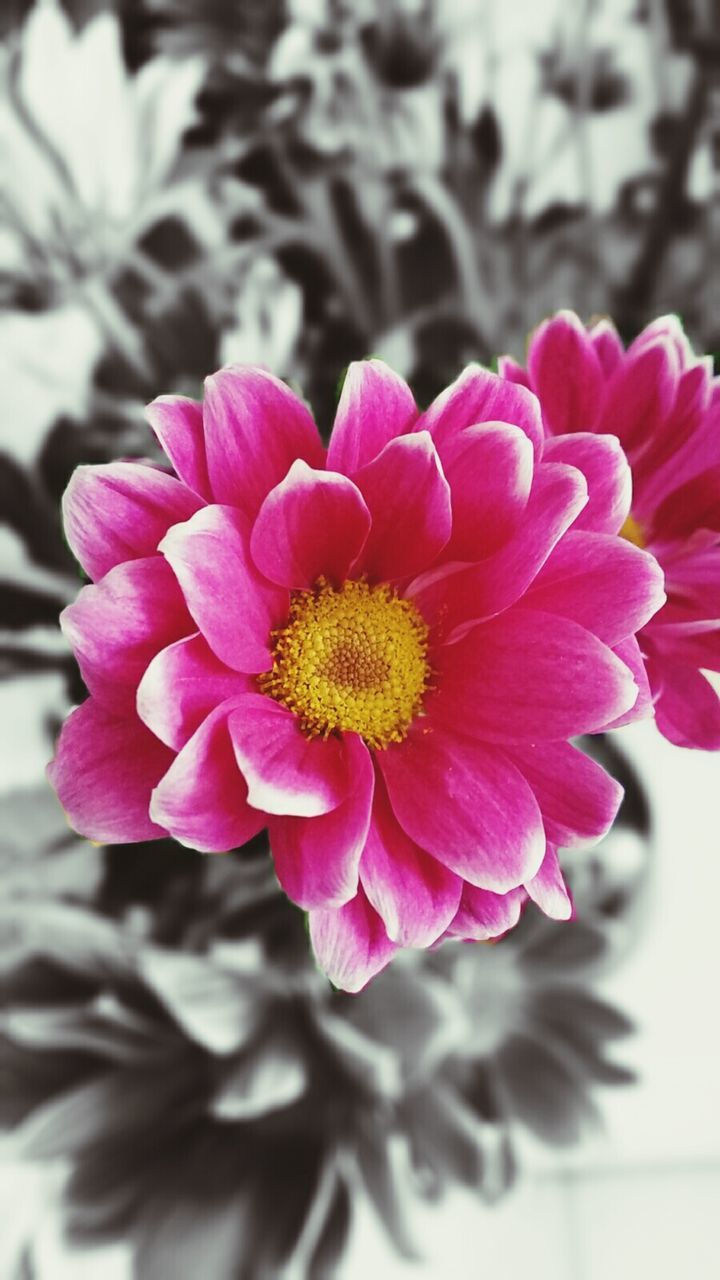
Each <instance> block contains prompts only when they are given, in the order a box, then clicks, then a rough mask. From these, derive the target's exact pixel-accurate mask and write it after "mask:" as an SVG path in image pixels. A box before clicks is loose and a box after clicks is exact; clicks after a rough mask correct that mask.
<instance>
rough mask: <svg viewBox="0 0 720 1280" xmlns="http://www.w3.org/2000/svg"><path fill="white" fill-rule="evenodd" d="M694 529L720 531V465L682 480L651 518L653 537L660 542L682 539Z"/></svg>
mask: <svg viewBox="0 0 720 1280" xmlns="http://www.w3.org/2000/svg"><path fill="white" fill-rule="evenodd" d="M695 529H714V530H716V531H717V530H720V465H718V466H715V467H712V468H710V469H709V470H707V471H701V472H700V474H699V475H696V476H693V478H692V480H686V481H685V483H684V484H682V485H680V487H679V488H677V489H675V491H674V492H673V493H670V494H668V496H667V497H666V498H665V500H664V501H663V502H662V503H661V504H660V506H659V507H658V510H657V511H656V512H655V514H654V516H653V533H654V536H655V537H656V538H658V539H661V540H663V541H664V540H665V539H666V538H668V539H670V538H673V539H674V538H686V537H688V536H689V535H690V534H691V533H692V532H693V531H694V530H695Z"/></svg>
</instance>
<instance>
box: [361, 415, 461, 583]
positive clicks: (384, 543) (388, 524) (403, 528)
mask: <svg viewBox="0 0 720 1280" xmlns="http://www.w3.org/2000/svg"><path fill="white" fill-rule="evenodd" d="M355 483H356V484H357V486H358V488H359V489H360V491H361V493H362V495H363V497H364V499H365V501H366V503H367V505H368V509H369V511H370V514H371V516H372V528H371V530H370V535H369V537H368V540H367V543H366V545H365V548H364V550H363V553H362V556H361V557H360V560H359V567H361V568H362V569H363V571H364V572H365V573H367V574H368V575H369V576H370V577H371V578H375V579H381V580H387V579H391V578H400V577H405V576H406V575H407V574H410V573H417V572H418V571H419V570H420V569H424V568H425V566H426V565H428V564H431V563H432V561H433V560H434V559H435V557H436V556H437V555H438V554H439V552H440V551H442V549H443V547H444V546H445V544H446V542H447V540H448V538H449V537H450V529H451V525H452V513H451V508H450V488H449V485H448V482H447V480H446V479H445V476H444V475H443V470H442V467H441V465H440V459H439V458H438V455H437V453H436V451H435V445H434V444H433V442H432V438H431V437H430V436H429V435H428V433H427V431H421V432H418V433H417V434H414V435H410V436H401V437H400V438H399V439H397V440H391V441H390V443H389V444H387V445H386V446H385V448H384V449H383V451H382V453H380V454H378V456H377V457H376V458H375V459H374V460H373V461H372V462H370V463H368V465H367V466H365V467H363V468H362V470H360V471H358V472H356V474H355Z"/></svg>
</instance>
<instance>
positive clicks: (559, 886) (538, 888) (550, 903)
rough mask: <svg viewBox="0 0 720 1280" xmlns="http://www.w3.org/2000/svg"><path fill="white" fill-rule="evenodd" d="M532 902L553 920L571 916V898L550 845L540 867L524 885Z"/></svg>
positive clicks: (556, 857) (566, 918)
mask: <svg viewBox="0 0 720 1280" xmlns="http://www.w3.org/2000/svg"><path fill="white" fill-rule="evenodd" d="M525 888H526V889H527V891H528V893H529V894H530V897H531V898H532V900H533V902H534V903H535V904H536V905H537V906H538V907H539V908H540V910H541V911H544V912H545V915H546V916H550V917H551V918H552V919H553V920H569V919H570V918H571V916H572V914H573V904H572V898H571V897H570V894H569V893H568V891H567V885H566V884H565V881H564V880H563V874H562V871H561V870H560V863H559V862H558V856H557V852H556V850H555V849H554V848H553V846H552V845H551V844H549V845H548V847H547V853H546V854H545V857H544V858H543V862H542V866H541V867H540V870H539V871H538V873H537V875H536V876H533V878H532V880H528V881H527V882H526V884H525Z"/></svg>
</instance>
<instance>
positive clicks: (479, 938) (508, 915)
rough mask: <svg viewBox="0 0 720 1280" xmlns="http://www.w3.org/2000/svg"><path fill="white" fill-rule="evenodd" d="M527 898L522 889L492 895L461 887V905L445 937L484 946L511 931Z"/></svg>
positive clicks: (485, 890) (472, 887)
mask: <svg viewBox="0 0 720 1280" xmlns="http://www.w3.org/2000/svg"><path fill="white" fill-rule="evenodd" d="M524 902H527V894H526V892H525V890H524V889H523V888H519V889H511V890H510V892H509V893H491V892H490V891H489V889H476V888H475V887H474V886H473V885H471V884H466V885H464V886H463V891H462V897H461V899H460V905H459V907H458V909H457V911H456V913H455V917H454V919H453V920H452V921H451V922H450V927H449V928H448V935H449V936H450V937H453V938H461V939H463V940H464V941H465V942H487V940H488V939H489V938H499V937H500V935H501V934H503V933H507V931H508V929H514V928H515V925H516V924H517V922H518V920H519V919H520V912H521V911H522V908H523V903H524Z"/></svg>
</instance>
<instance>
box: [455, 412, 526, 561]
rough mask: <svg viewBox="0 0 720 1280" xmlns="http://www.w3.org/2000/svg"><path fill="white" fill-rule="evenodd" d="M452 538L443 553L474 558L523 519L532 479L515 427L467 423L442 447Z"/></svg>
mask: <svg viewBox="0 0 720 1280" xmlns="http://www.w3.org/2000/svg"><path fill="white" fill-rule="evenodd" d="M444 465H445V475H446V476H447V478H448V481H449V484H450V489H451V492H452V538H451V539H450V542H449V544H448V546H447V548H446V551H445V555H446V557H447V558H450V559H453V560H480V559H484V557H485V556H488V555H490V554H491V553H492V552H493V551H497V550H498V548H499V547H501V546H502V545H503V543H505V542H507V540H508V538H509V537H510V535H511V534H513V533H514V532H515V530H516V529H517V528H518V526H519V524H520V521H521V520H522V518H523V515H524V512H525V507H526V505H527V501H528V497H529V494H530V486H531V484H532V478H533V451H532V445H531V443H530V441H529V440H528V437H527V436H526V435H525V433H524V432H523V431H521V430H520V429H519V427H511V426H507V425H506V424H505V423H484V424H483V425H482V426H478V427H467V428H466V429H465V430H464V431H463V432H462V433H461V434H460V435H459V436H458V437H457V440H456V441H455V442H454V446H453V447H452V449H448V453H447V456H446V458H445V464H444Z"/></svg>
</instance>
